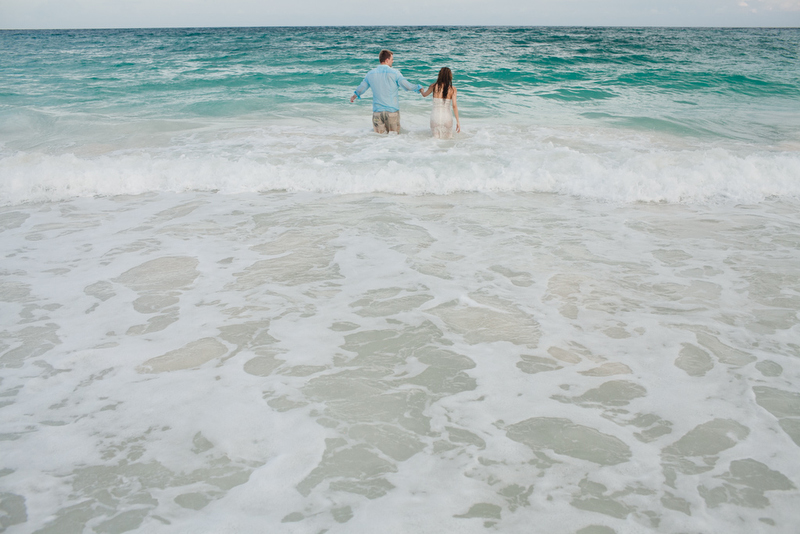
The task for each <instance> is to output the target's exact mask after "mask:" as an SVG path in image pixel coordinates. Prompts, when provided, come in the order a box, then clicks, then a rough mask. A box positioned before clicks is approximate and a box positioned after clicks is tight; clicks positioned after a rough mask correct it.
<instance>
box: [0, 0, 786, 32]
mask: <svg viewBox="0 0 800 534" xmlns="http://www.w3.org/2000/svg"><path fill="white" fill-rule="evenodd" d="M381 6H383V9H381ZM340 25H342V26H352V25H356V26H360V25H380V26H387V25H388V26H394V25H501V26H552V25H558V26H782V27H785V26H791V27H798V26H800V0H426V1H422V0H398V1H394V2H391V3H389V2H383V3H382V2H378V1H375V0H341V1H331V0H0V28H3V29H15V28H154V27H155V28H157V27H208V26H340Z"/></svg>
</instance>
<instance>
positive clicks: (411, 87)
mask: <svg viewBox="0 0 800 534" xmlns="http://www.w3.org/2000/svg"><path fill="white" fill-rule="evenodd" d="M397 85H399V86H400V87H402V88H403V89H405V90H406V91H419V90H420V89H422V86H421V85H419V84H416V85H415V84H413V83H411V82H409V81H408V80H406V79H405V78H403V75H402V74H400V76H399V77H398V78H397Z"/></svg>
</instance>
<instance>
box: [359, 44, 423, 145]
mask: <svg viewBox="0 0 800 534" xmlns="http://www.w3.org/2000/svg"><path fill="white" fill-rule="evenodd" d="M378 59H379V60H380V62H381V64H380V65H379V66H377V67H375V68H374V69H372V70H371V71H369V72H368V73H367V75H366V76H365V77H364V81H363V82H361V85H359V86H358V87H356V90H355V94H354V95H353V96H351V97H350V103H353V102H354V101H355V99H356V98H359V99H360V98H361V95H363V94H364V92H365V91H366V90H367V89H369V88H371V89H372V127H373V128H375V132H376V133H381V134H382V133H388V132H397V133H400V99H399V97H398V88H399V87H402V88H403V89H405V90H406V91H420V92H422V86H421V85H414V84H412V83H411V82H409V81H408V80H406V79H405V78H403V75H402V74H400V71H399V70H397V69H393V68H392V63H394V54H392V52H391V51H390V50H381V53H380V55H379V56H378Z"/></svg>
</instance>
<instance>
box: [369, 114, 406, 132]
mask: <svg viewBox="0 0 800 534" xmlns="http://www.w3.org/2000/svg"><path fill="white" fill-rule="evenodd" d="M372 127H373V128H375V131H376V132H377V133H387V132H397V133H400V112H399V111H395V112H389V111H376V112H375V113H373V114H372Z"/></svg>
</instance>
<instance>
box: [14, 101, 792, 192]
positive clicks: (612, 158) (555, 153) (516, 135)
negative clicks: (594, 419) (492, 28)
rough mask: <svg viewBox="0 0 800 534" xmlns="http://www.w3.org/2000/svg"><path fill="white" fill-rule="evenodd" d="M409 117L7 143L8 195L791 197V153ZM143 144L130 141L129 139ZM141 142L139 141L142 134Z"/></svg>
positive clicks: (608, 132)
mask: <svg viewBox="0 0 800 534" xmlns="http://www.w3.org/2000/svg"><path fill="white" fill-rule="evenodd" d="M422 122H423V121H422V120H421V119H420V118H419V117H415V118H414V119H413V120H408V121H406V123H407V125H408V131H407V132H406V133H404V134H402V135H400V136H396V135H391V136H387V137H380V136H378V135H376V134H372V133H371V132H369V131H368V130H365V129H363V128H362V129H357V128H338V129H337V128H331V127H318V126H315V127H310V126H308V125H307V124H305V125H300V126H298V125H288V126H272V127H268V128H253V127H249V128H211V129H209V130H201V131H199V132H193V133H191V134H187V133H185V134H183V135H176V136H175V137H173V138H163V137H162V138H158V140H157V144H152V143H151V145H150V146H139V147H135V148H131V147H129V146H125V147H123V146H120V145H119V143H117V144H116V145H114V144H111V145H108V144H98V143H96V142H94V141H93V142H91V143H89V142H88V141H86V142H85V143H84V144H83V145H81V146H79V147H77V148H76V147H72V148H70V149H69V151H64V150H55V149H53V150H49V151H31V150H28V151H21V150H16V151H13V150H10V149H8V148H6V149H5V150H4V151H3V152H2V156H1V157H0V197H1V198H2V203H3V204H5V205H9V204H19V203H24V202H39V201H46V200H64V199H69V198H75V197H86V196H98V195H99V196H113V195H120V194H140V193H145V192H183V191H219V192H222V193H242V192H264V191H278V190H285V191H306V192H325V193H334V194H349V193H374V192H387V193H396V194H412V195H421V194H436V195H446V194H451V193H455V192H461V191H478V192H539V193H557V194H564V195H573V196H578V197H583V198H588V199H596V200H601V201H611V202H623V203H627V202H641V201H644V202H670V203H720V202H721V203H757V202H761V201H763V200H765V199H769V198H798V197H800V178H799V177H800V153H798V152H797V151H792V150H772V149H769V148H768V147H761V148H759V147H754V146H737V145H733V144H729V145H721V144H719V143H717V144H712V143H700V142H698V143H696V144H694V145H693V144H692V143H690V142H688V141H686V140H682V139H676V138H667V137H663V136H662V137H661V138H656V137H652V136H650V137H648V136H643V135H640V134H634V133H631V132H623V131H615V130H604V131H600V130H597V129H577V128H571V129H568V128H564V129H560V130H557V129H547V128H540V127H539V128H534V127H531V128H525V127H520V126H510V125H497V126H495V125H491V124H485V123H480V122H479V123H477V124H475V125H472V126H471V127H470V126H465V131H464V133H463V134H461V135H460V136H456V139H454V140H452V141H438V140H434V139H431V138H430V133H429V131H427V129H426V128H425V126H424V124H420V123H422ZM139 144H141V142H139ZM145 145H146V143H145Z"/></svg>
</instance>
